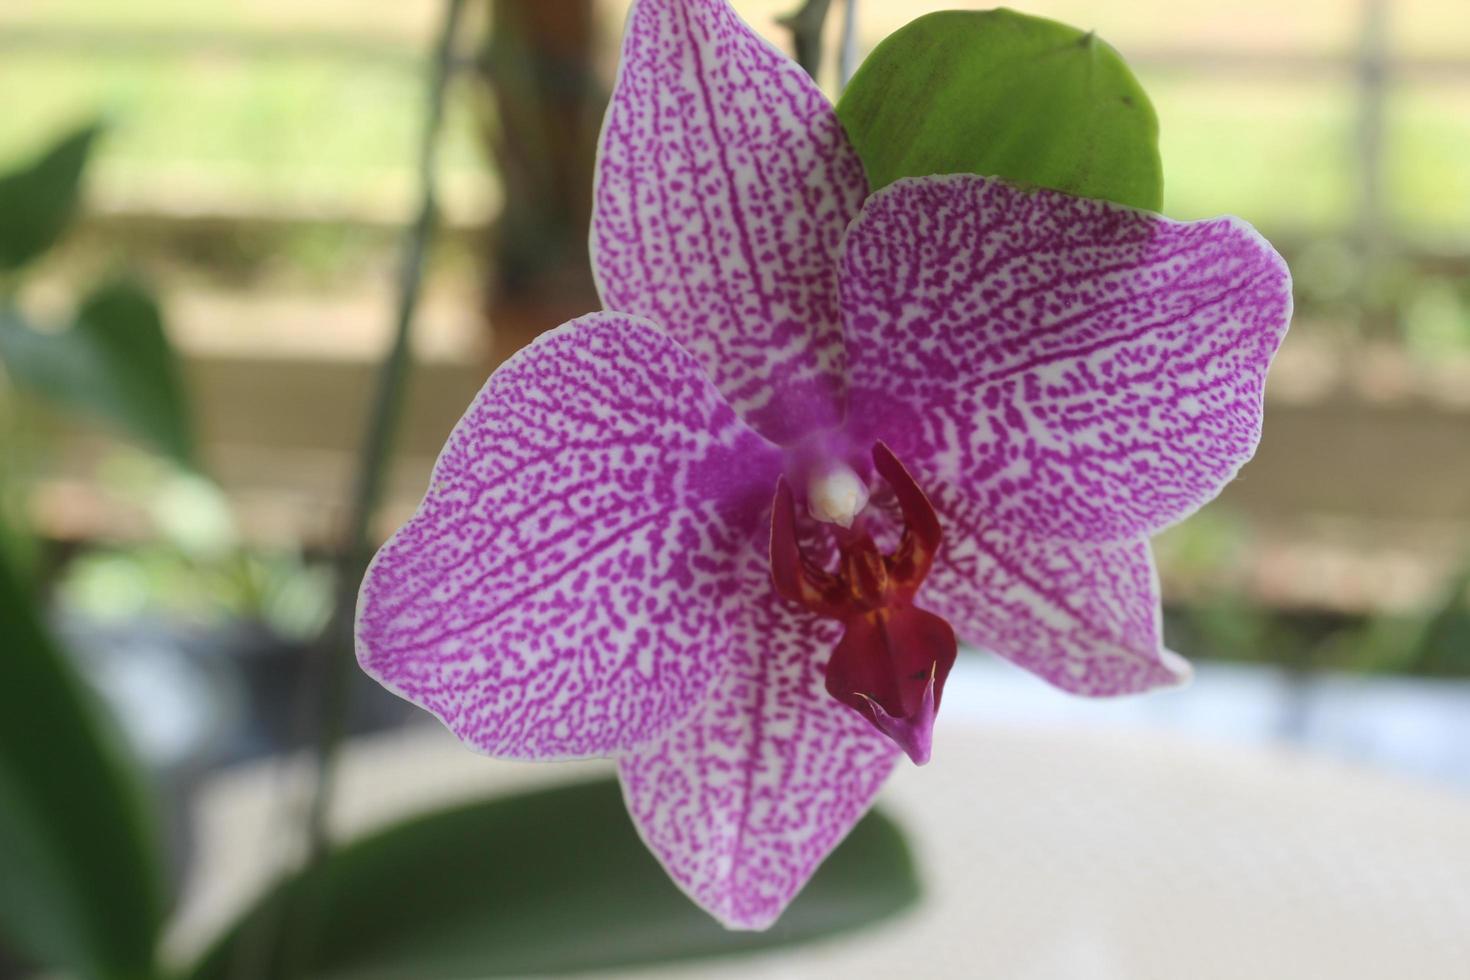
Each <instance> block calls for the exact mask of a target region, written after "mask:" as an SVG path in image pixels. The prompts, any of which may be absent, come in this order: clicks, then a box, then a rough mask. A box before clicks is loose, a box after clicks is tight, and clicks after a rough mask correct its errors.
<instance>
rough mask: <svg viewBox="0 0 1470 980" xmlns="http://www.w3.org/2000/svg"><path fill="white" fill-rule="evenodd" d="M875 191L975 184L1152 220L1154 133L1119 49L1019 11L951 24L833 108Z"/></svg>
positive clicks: (963, 14) (1149, 111) (866, 68)
mask: <svg viewBox="0 0 1470 980" xmlns="http://www.w3.org/2000/svg"><path fill="white" fill-rule="evenodd" d="M837 115H838V117H839V118H840V119H841V120H842V124H843V126H844V127H845V128H846V129H847V134H848V136H849V137H851V139H852V141H853V145H854V146H855V147H856V148H857V152H858V155H859V156H860V157H861V158H862V161H863V166H864V167H865V168H866V169H867V172H868V181H869V183H870V184H871V185H872V188H873V190H877V189H879V188H880V187H884V186H887V185H888V184H891V183H892V182H893V181H895V180H898V179H899V178H900V177H921V176H925V175H927V174H945V173H976V174H984V175H986V176H993V177H1003V178H1005V179H1007V180H1010V181H1013V182H1015V183H1018V184H1022V185H1031V186H1038V187H1051V188H1055V189H1056V190H1059V191H1065V192H1067V193H1068V194H1075V195H1077V196H1079V197H1093V198H1101V199H1103V200H1108V201H1116V202H1118V203H1119V204H1127V205H1130V206H1132V207H1136V208H1146V209H1148V210H1151V211H1157V210H1158V209H1159V208H1160V206H1161V204H1162V201H1163V170H1162V166H1161V164H1160V162H1159V148H1158V141H1159V124H1158V119H1157V117H1156V116H1155V115H1154V110H1153V106H1152V105H1151V104H1150V103H1149V101H1148V96H1146V95H1145V94H1144V92H1143V89H1142V88H1141V87H1140V86H1139V84H1138V81H1137V80H1136V79H1135V78H1134V77H1133V73H1132V72H1131V71H1129V69H1128V66H1127V65H1126V64H1124V62H1123V59H1122V57H1121V56H1120V55H1119V54H1118V52H1117V51H1115V50H1113V48H1112V47H1111V46H1109V45H1108V44H1105V43H1104V42H1102V41H1101V40H1099V39H1098V38H1097V36H1096V35H1095V34H1092V33H1090V32H1089V33H1086V34H1084V33H1083V32H1082V31H1079V30H1077V29H1076V28H1073V27H1068V26H1066V25H1065V24H1059V23H1057V22H1055V21H1051V20H1044V19H1042V18H1040V17H1028V16H1026V15H1024V14H1018V13H1016V12H1015V11H1013V10H1006V9H1000V10H987V11H970V10H949V11H942V12H940V13H935V14H929V15H927V16H924V17H920V18H919V19H918V20H915V21H913V22H912V23H910V24H909V25H907V26H906V27H904V28H902V29H900V30H898V31H897V32H895V33H894V34H892V35H890V36H889V37H888V38H887V39H885V40H884V41H883V43H881V44H879V45H878V47H877V48H875V49H874V50H873V53H872V54H871V55H869V56H868V59H867V60H866V61H865V62H863V65H862V67H861V68H860V69H859V70H858V72H857V74H856V75H854V76H853V79H852V83H851V84H849V85H848V87H847V89H846V91H844V92H843V94H842V99H841V100H840V101H839V102H838V103H837Z"/></svg>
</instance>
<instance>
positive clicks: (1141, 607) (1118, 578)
mask: <svg viewBox="0 0 1470 980" xmlns="http://www.w3.org/2000/svg"><path fill="white" fill-rule="evenodd" d="M928 489H929V491H930V492H929V498H930V501H931V502H932V503H933V504H934V507H935V509H936V510H937V511H938V512H939V514H940V521H941V523H942V524H943V525H944V545H943V550H942V552H941V553H940V556H939V560H938V561H936V562H935V563H934V568H933V570H932V571H931V572H930V573H929V578H928V579H927V580H926V581H925V583H924V588H923V590H922V591H921V592H920V593H919V598H918V602H919V604H920V605H922V606H925V607H927V608H930V609H932V610H933V611H934V612H936V613H938V614H939V615H941V616H943V617H944V618H945V619H947V620H948V621H949V623H950V625H951V626H953V627H954V629H955V632H956V633H958V634H959V635H960V637H961V638H962V639H964V640H965V641H967V642H969V643H972V644H974V645H975V646H978V647H981V648H982V649H985V650H989V651H990V652H992V653H996V654H999V655H1000V656H1002V657H1005V658H1006V659H1007V660H1010V661H1012V662H1013V663H1015V664H1017V665H1019V666H1021V667H1024V668H1026V669H1027V670H1029V671H1031V672H1032V673H1033V674H1036V675H1037V676H1038V677H1041V678H1042V679H1044V680H1046V681H1049V682H1050V683H1052V684H1055V685H1056V686H1057V687H1060V688H1062V689H1064V690H1067V691H1070V692H1072V693H1074V694H1082V695H1087V696H1090V697H1109V696H1113V695H1120V694H1135V693H1138V692H1140V691H1147V690H1150V689H1152V688H1157V687H1171V686H1175V685H1178V684H1181V683H1183V682H1184V681H1186V680H1188V679H1189V676H1190V668H1189V665H1188V664H1187V663H1186V662H1185V661H1184V660H1183V659H1182V658H1180V657H1179V656H1178V655H1177V654H1174V653H1172V652H1170V651H1168V650H1165V649H1164V648H1163V646H1162V645H1161V639H1160V623H1159V620H1160V614H1159V583H1158V575H1157V573H1156V572H1155V571H1154V563H1153V555H1152V554H1151V552H1150V551H1149V546H1148V542H1147V541H1144V540H1135V541H1120V542H1113V543H1106V544H1087V543H1082V542H1068V541H1057V540H1048V539H1044V538H1040V537H1037V536H1036V535H1034V534H1031V533H1029V532H1026V531H1023V530H1018V529H1015V528H1010V527H1006V526H1004V525H1001V524H997V523H995V522H994V521H993V520H990V519H988V517H987V515H986V514H985V512H984V511H983V510H981V509H979V508H977V507H976V506H975V504H974V502H973V501H972V500H971V499H970V497H969V495H968V494H964V493H961V492H959V491H957V490H956V489H955V488H954V487H952V486H948V485H946V484H931V485H930V486H929V488H928Z"/></svg>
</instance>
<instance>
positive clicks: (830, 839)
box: [357, 0, 1291, 929]
mask: <svg viewBox="0 0 1470 980" xmlns="http://www.w3.org/2000/svg"><path fill="white" fill-rule="evenodd" d="M865 194H866V185H865V183H864V180H863V174H862V168H861V165H860V163H859V161H858V159H857V157H856V155H855V154H854V153H853V151H852V149H851V147H850V146H849V145H848V143H847V141H846V138H845V137H844V135H843V133H842V130H841V127H840V126H839V125H838V123H837V121H836V117H835V113H834V112H833V110H832V107H831V106H830V105H829V104H828V103H827V102H826V101H825V99H823V97H822V95H821V93H820V92H819V91H818V90H817V89H816V87H815V86H814V85H812V83H811V82H810V80H809V79H808V78H807V77H806V75H805V73H803V72H802V71H801V69H799V68H797V67H796V66H795V65H794V64H792V63H791V62H789V61H788V60H787V59H786V58H785V57H784V56H782V55H781V54H779V53H778V52H776V51H775V50H774V49H772V48H770V47H769V46H767V45H766V43H765V42H764V41H763V40H761V39H760V38H759V37H758V36H757V35H755V34H754V33H753V32H752V31H751V30H750V29H749V28H748V27H747V26H746V25H745V24H744V23H742V22H741V21H740V19H739V18H738V17H737V16H736V15H735V14H734V12H733V11H732V10H731V9H730V7H729V6H728V4H727V3H725V2H724V0H634V3H633V7H632V12H631V13H630V15H629V20H628V28H627V35H626V39H625V41H624V45H623V62H622V69H621V74H620V75H619V79H618V83H617V88H616V91H615V92H614V95H613V99H612V103H611V106H610V108H609V110H608V117H607V120H606V123H605V125H604V129H603V139H602V145H601V153H600V156H599V162H598V174H597V186H596V210H595V214H594V219H593V227H592V230H591V247H592V253H593V265H594V271H595V273H596V275H597V278H598V284H599V289H600V292H601V295H602V298H603V301H604V303H605V304H606V305H607V307H608V309H609V310H610V311H616V312H607V313H601V314H594V315H592V316H589V317H584V318H582V319H580V320H576V321H573V322H572V323H570V324H566V325H563V326H562V327H560V328H558V329H557V330H555V331H552V332H551V333H550V334H547V335H546V336H544V337H543V338H542V339H541V340H539V341H537V342H536V343H535V344H533V345H532V346H531V347H530V348H528V349H527V350H525V351H523V352H522V353H521V354H519V355H517V356H516V357H514V358H512V359H511V360H510V361H509V362H507V363H506V364H505V365H504V366H502V367H501V368H500V369H499V370H498V371H497V372H496V373H495V375H494V376H493V377H492V378H491V379H490V381H489V383H488V384H487V385H486V387H485V389H484V390H483V391H482V392H481V393H480V395H479V397H477V398H476V400H475V402H474V403H473V404H472V405H471V406H470V408H469V411H468V412H467V413H466V414H465V417H464V418H463V419H462V420H461V422H460V423H459V425H458V426H457V427H456V428H455V430H454V432H453V434H452V435H451V436H450V438H449V442H448V444H447V445H446V446H445V449H444V453H443V455H442V456H441V457H440V460H439V463H438V466H437V467H436V469H435V472H434V477H433V482H432V484H431V486H430V488H429V490H428V493H427V495H426V496H425V498H424V501H423V504H422V505H421V506H420V509H419V511H418V513H417V514H416V515H415V516H414V518H413V519H412V520H411V521H409V523H408V524H406V525H405V526H404V527H403V528H402V529H401V530H400V531H399V532H398V533H397V534H396V535H394V537H393V538H392V539H391V540H390V541H389V542H388V543H387V544H386V545H384V547H383V549H382V550H381V551H380V552H379V553H378V556H377V558H376V559H375V560H374V562H373V565H372V567H371V568H370V569H369V571H368V574H367V576H366V578H365V580H364V583H363V587H362V593H361V597H360V600H359V605H358V622H357V649H358V658H359V660H360V662H361V663H362V666H363V668H364V669H365V670H366V671H367V672H368V673H369V674H371V675H372V676H374V677H376V678H378V679H379V680H380V681H381V682H382V683H383V684H384V685H385V686H387V687H388V688H389V689H390V690H393V691H395V692H397V693H398V694H400V695H402V696H403V697H405V698H408V699H409V700H411V701H413V702H415V703H417V704H419V705H422V706H423V707H425V708H427V709H428V710H429V711H431V712H433V713H434V714H435V715H437V716H438V717H439V718H440V719H441V720H442V721H443V722H444V723H445V724H446V725H447V726H448V727H449V728H450V729H452V730H453V731H454V732H455V733H456V734H457V735H458V736H459V737H460V738H461V739H462V740H463V741H465V742H466V743H467V744H468V745H470V746H472V747H474V748H476V749H478V750H480V751H483V752H486V753H489V754H492V755H496V756H501V757H509V758H517V759H563V758H573V757H584V756H590V755H601V756H609V757H612V758H615V759H617V760H618V764H619V772H620V775H621V778H622V780H623V787H624V794H625V798H626V800H627V804H628V809H629V812H630V813H631V814H632V816H633V819H634V821H635V823H636V824H637V826H638V829H639V832H640V833H641V834H642V836H643V839H644V840H645V841H646V842H647V844H648V845H649V847H650V849H651V850H652V851H653V853H654V854H655V855H657V856H658V858H659V860H660V861H662V862H663V864H664V866H665V867H666V868H667V869H668V871H669V873H670V875H671V876H672V877H673V879H674V880H675V881H676V882H678V884H679V885H680V886H681V887H682V888H684V890H685V891H686V892H687V893H688V894H689V895H691V896H692V897H693V898H694V899H695V900H696V901H698V902H699V903H700V904H701V905H703V906H704V907H705V908H706V909H708V910H709V911H710V912H711V913H712V914H714V915H715V916H716V917H717V918H719V919H720V921H722V922H723V923H725V924H726V925H727V926H730V927H732V928H757V929H758V928H765V927H766V926H768V925H770V924H771V923H772V922H773V921H774V920H775V918H776V917H777V916H778V915H779V914H780V912H781V910H782V909H783V908H784V907H785V906H786V905H787V904H788V903H789V902H790V901H791V900H792V899H793V898H794V897H795V895H796V894H797V892H798V891H799V890H800V889H801V887H802V886H803V885H804V884H805V882H806V881H807V880H808V879H809V878H810V877H811V875H812V873H813V872H814V871H815V870H816V868H817V866H818V865H819V864H820V863H821V861H822V860H823V858H824V857H825V856H826V855H827V854H828V852H830V851H831V849H832V848H833V847H834V846H835V845H836V844H837V843H838V842H839V841H840V840H841V839H842V838H843V836H845V835H846V834H847V832H848V831H849V830H850V829H851V827H852V826H853V824H854V823H856V821H857V820H858V819H859V818H860V817H861V816H862V814H863V812H864V811H865V810H866V809H867V807H868V806H869V805H870V804H871V802H872V800H873V798H874V795H875V794H876V793H877V792H878V789H879V787H880V786H881V785H882V783H883V781H884V779H885V778H886V777H887V775H888V773H889V771H890V770H891V769H892V767H893V765H894V760H895V758H896V757H897V753H898V750H897V749H896V747H895V746H894V745H893V743H892V742H890V741H888V740H887V739H886V738H884V737H883V736H882V735H880V734H879V733H878V732H877V731H876V730H875V729H874V727H873V726H872V725H870V724H869V722H868V721H867V720H865V719H864V718H863V717H862V716H861V715H860V714H859V713H858V712H857V711H854V710H852V709H850V708H848V707H847V706H845V705H843V704H841V703H839V702H838V701H836V700H835V699H833V698H832V697H830V696H829V695H828V694H827V693H826V691H825V683H824V671H825V668H826V663H827V661H828V658H829V657H830V654H831V652H832V650H833V648H834V646H835V644H836V642H837V640H838V636H839V634H840V631H841V629H842V627H841V626H840V625H839V624H837V623H835V622H833V621H829V620H821V619H818V618H816V617H815V614H813V613H809V612H806V611H804V610H802V609H801V608H800V607H798V606H797V605H795V604H789V603H786V602H784V601H782V600H781V599H780V598H779V597H778V596H777V595H776V593H775V591H774V588H773V587H772V584H771V580H770V576H769V569H768V564H767V554H766V549H767V546H768V544H769V537H770V504H771V500H772V496H773V494H774V492H775V486H776V481H777V479H778V477H779V476H781V475H783V474H784V475H785V477H786V478H787V480H788V482H789V483H790V485H791V486H792V487H793V488H794V490H795V491H798V492H800V493H801V494H805V493H807V492H808V490H807V488H808V486H809V484H807V483H806V482H804V481H806V480H808V479H809V478H810V476H811V474H813V473H818V472H824V470H823V467H824V466H826V465H827V464H830V463H832V462H837V461H842V462H846V463H847V464H849V465H858V466H859V469H860V470H861V471H862V473H864V474H868V475H871V474H870V473H869V469H870V467H869V465H868V464H865V463H862V461H863V460H867V459H870V458H871V452H872V447H873V443H874V442H875V441H876V440H879V439H881V440H882V441H884V442H886V443H887V444H888V446H889V447H891V448H892V450H893V451H894V452H895V453H896V454H897V456H898V457H899V459H900V460H902V462H903V464H904V465H905V466H906V467H908V468H909V470H910V472H912V473H913V475H914V477H915V478H916V479H917V481H918V482H919V484H920V485H921V487H923V489H924V490H925V491H926V492H927V493H928V494H929V496H930V498H931V500H932V502H933V504H934V506H935V509H936V510H937V511H938V513H939V516H940V521H941V523H942V525H943V529H944V542H943V546H942V548H941V551H940V554H939V556H938V560H937V561H936V563H935V565H934V568H933V570H932V571H931V572H930V575H929V578H928V580H927V581H926V582H925V584H924V585H923V588H922V590H921V592H920V593H919V596H918V604H919V605H920V606H921V607H924V608H926V609H932V610H933V611H934V612H935V613H937V614H939V615H942V616H944V617H945V618H946V619H947V620H948V621H949V622H950V623H951V624H952V625H953V626H954V628H955V630H956V632H957V634H958V635H959V636H961V637H963V638H964V639H965V640H967V641H969V642H971V643H974V644H977V645H979V646H982V647H984V648H986V649H989V650H991V651H993V652H995V653H998V654H1000V655H1001V656H1004V657H1007V658H1009V659H1010V660H1012V661H1014V662H1015V663H1017V664H1019V665H1020V666H1022V667H1025V668H1026V669H1028V670H1030V671H1033V672H1034V673H1036V674H1038V675H1039V676H1041V677H1043V678H1045V679H1046V680H1048V681H1050V682H1052V683H1054V684H1056V685H1058V686H1059V687H1062V688H1064V689H1066V690H1069V691H1073V692H1076V693H1079V694H1086V695H1113V694H1124V693H1131V692H1136V691H1142V690H1146V689H1149V688H1152V687H1160V686H1167V685H1172V684H1175V683H1178V682H1179V681H1181V680H1182V679H1184V678H1185V677H1187V676H1188V667H1187V665H1186V664H1184V662H1183V661H1182V660H1181V659H1180V658H1178V657H1177V656H1175V655H1174V654H1172V653H1170V652H1168V651H1167V650H1165V649H1164V647H1163V646H1162V642H1161V636H1160V627H1159V589H1158V582H1157V579H1156V576H1155V573H1154V567H1153V562H1152V559H1151V557H1150V553H1149V548H1148V543H1147V535H1148V534H1149V533H1150V532H1152V531H1154V530H1157V529H1159V528H1161V527H1163V526H1164V525H1166V524H1169V523H1171V522H1173V521H1176V520H1179V519H1180V518H1182V517H1184V516H1185V515H1187V514H1188V513H1190V512H1191V511H1192V510H1194V509H1195V508H1196V507H1198V506H1200V505H1201V504H1202V503H1203V502H1205V501H1206V500H1208V499H1209V498H1210V497H1212V496H1213V495H1214V494H1215V493H1216V492H1217V491H1218V490H1219V489H1220V487H1221V486H1222V485H1223V484H1224V483H1225V482H1227V481H1228V480H1230V479H1231V478H1232V477H1233V476H1234V474H1235V472H1236V470H1237V469H1238V468H1239V467H1240V466H1241V464H1242V463H1244V462H1245V460H1246V459H1248V458H1249V456H1250V455H1251V453H1252V452H1253V450H1254V448H1255V444H1256V440H1257V438H1258V435H1259V432H1260V424H1261V411H1262V386H1263V382H1264V377H1265V372H1266V368H1267V365H1268V364H1269V362H1270V360H1271V357H1272V355H1273V354H1274V352H1275V350H1276V348H1277V346H1278V345H1279V343H1280V342H1281V338H1282V335H1283V333H1284V332H1285V330H1286V326H1287V321H1288V320H1289V318H1290V311H1291V292H1290V280H1289V278H1288V275H1287V272H1286V268H1285V266H1284V265H1283V264H1282V262H1281V259H1280V257H1279V256H1277V255H1276V253H1275V252H1274V251H1272V250H1271V248H1270V246H1269V245H1267V244H1266V243H1265V242H1264V241H1263V240H1262V239H1261V238H1260V237H1259V236H1258V235H1256V234H1255V232H1254V231H1252V230H1251V229H1250V228H1249V227H1248V226H1246V225H1245V224H1243V223H1241V222H1239V221H1236V220H1235V219H1230V218H1222V219H1218V220H1214V221H1203V222H1195V223H1192V224H1181V223H1179V222H1174V221H1169V220H1167V219H1165V218H1161V217H1159V216H1158V215H1152V214H1145V213H1142V212H1138V211H1133V210H1130V209H1127V208H1121V207H1117V206H1114V205H1110V204H1105V203H1100V202H1097V201H1086V200H1080V199H1077V198H1071V197H1067V196H1065V195H1062V194H1057V193H1052V192H1048V191H1039V192H1025V191H1021V190H1017V189H1015V188H1013V187H1011V186H1008V185H1006V184H1004V183H1001V182H998V181H994V180H989V179H986V178H983V177H975V176H941V177H927V178H918V179H910V180H904V181H899V182H897V183H895V184H893V185H891V186H890V187H887V188H885V189H884V190H882V191H880V192H879V193H877V194H875V195H873V196H872V197H871V198H868V199H867V200H866V202H864V196H865ZM860 209H861V210H860ZM869 482H870V486H869V488H868V489H869V490H871V491H873V495H872V498H871V504H870V506H869V507H868V509H867V511H865V512H864V514H863V515H862V518H861V519H862V520H863V521H865V522H867V523H866V525H865V526H866V527H867V529H868V530H870V531H872V532H873V533H874V534H875V536H876V537H877V538H878V539H879V543H880V546H881V547H883V548H885V549H888V548H892V547H895V546H896V545H897V542H898V538H899V524H898V521H897V517H896V513H897V511H896V500H895V499H893V494H892V493H891V492H889V490H890V489H891V488H885V487H883V486H879V485H875V484H874V481H873V480H870V481H869ZM803 502H805V501H804V500H803ZM800 520H801V521H802V522H803V526H804V531H803V534H805V535H806V536H808V537H812V538H814V539H815V541H816V544H815V545H814V550H813V551H812V552H811V553H812V554H813V555H817V556H820V555H823V554H824V553H825V557H826V558H827V564H826V566H825V567H828V568H832V567H833V566H834V563H835V558H836V547H837V546H836V538H835V537H834V536H833V534H832V533H831V531H830V528H826V527H825V526H818V525H817V524H816V522H815V521H813V520H810V519H808V518H807V517H805V516H803V517H802V518H800ZM804 547H805V545H804Z"/></svg>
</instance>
